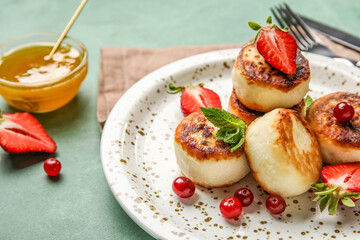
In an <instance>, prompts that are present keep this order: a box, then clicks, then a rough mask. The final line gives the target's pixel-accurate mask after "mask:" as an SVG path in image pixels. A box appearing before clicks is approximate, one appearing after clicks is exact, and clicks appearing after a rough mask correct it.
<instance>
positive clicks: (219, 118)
mask: <svg viewBox="0 0 360 240" xmlns="http://www.w3.org/2000/svg"><path fill="white" fill-rule="evenodd" d="M200 110H201V111H202V112H203V113H204V115H205V117H206V118H207V120H208V121H209V122H211V123H212V124H214V126H215V127H217V128H219V130H218V131H217V133H216V139H217V140H222V141H224V142H225V143H228V144H229V145H230V147H231V149H230V151H231V152H233V151H235V150H236V149H238V148H239V147H241V145H242V144H243V143H244V141H245V129H246V124H245V122H244V121H242V120H241V119H239V118H237V117H235V116H234V115H232V114H231V113H229V112H227V111H225V110H222V109H218V108H204V107H200Z"/></svg>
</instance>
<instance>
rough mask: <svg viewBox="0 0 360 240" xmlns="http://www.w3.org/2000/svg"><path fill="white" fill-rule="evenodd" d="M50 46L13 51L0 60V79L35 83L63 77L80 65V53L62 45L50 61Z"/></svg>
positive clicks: (34, 46)
mask: <svg viewBox="0 0 360 240" xmlns="http://www.w3.org/2000/svg"><path fill="white" fill-rule="evenodd" d="M52 47H53V46H52V45H33V46H28V47H23V48H20V49H18V50H14V51H12V52H10V53H9V54H6V55H5V56H3V57H2V58H1V60H0V78H2V79H4V80H7V81H12V82H21V83H37V82H46V81H51V80H55V79H58V78H61V77H63V76H65V75H66V74H68V73H70V72H71V71H72V70H74V69H75V68H76V67H77V66H79V65H80V62H81V60H82V59H81V56H80V52H79V51H78V50H77V49H76V48H74V47H71V46H70V45H64V44H63V45H62V46H60V47H59V49H58V50H57V51H56V52H55V54H54V55H53V57H52V58H51V59H49V58H48V55H49V53H50V52H51V49H52Z"/></svg>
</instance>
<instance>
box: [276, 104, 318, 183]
mask: <svg viewBox="0 0 360 240" xmlns="http://www.w3.org/2000/svg"><path fill="white" fill-rule="evenodd" d="M279 114H280V118H279V119H278V122H277V123H276V128H277V130H278V132H279V138H278V139H277V140H276V144H277V145H278V146H281V147H282V148H284V151H285V152H287V154H288V156H289V158H288V159H289V160H290V159H291V161H295V163H294V164H293V165H294V166H295V168H296V169H297V170H298V172H300V173H301V174H302V175H309V174H310V175H313V174H319V175H318V177H317V178H319V177H320V169H321V166H322V162H321V161H313V159H321V153H320V147H319V144H318V142H317V140H316V136H315V134H314V133H313V132H312V131H311V128H310V126H309V125H308V123H307V122H306V121H305V120H304V119H303V118H302V117H301V116H300V114H299V112H297V111H295V110H292V109H282V110H281V111H279ZM291 114H293V115H295V117H296V118H297V119H298V120H300V121H301V123H302V125H303V126H304V128H305V130H306V132H307V133H309V134H310V136H311V139H312V141H311V142H312V147H314V145H316V146H315V149H317V151H310V152H306V153H305V152H301V151H300V150H299V148H298V147H297V145H296V141H295V140H294V136H293V124H292V121H293V120H292V119H291ZM300 156H301V157H300ZM299 161H301V162H299ZM303 162H306V163H305V164H304V163H303ZM314 170H315V172H314Z"/></svg>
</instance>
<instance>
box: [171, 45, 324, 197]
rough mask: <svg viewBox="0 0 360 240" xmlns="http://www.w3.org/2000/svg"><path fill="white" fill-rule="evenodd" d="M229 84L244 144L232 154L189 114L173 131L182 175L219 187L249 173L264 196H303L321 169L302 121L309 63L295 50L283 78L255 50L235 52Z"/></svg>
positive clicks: (316, 148) (196, 115)
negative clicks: (243, 126)
mask: <svg viewBox="0 0 360 240" xmlns="http://www.w3.org/2000/svg"><path fill="white" fill-rule="evenodd" d="M232 80H233V92H232V95H231V97H230V101H229V108H228V111H229V112H231V113H232V114H234V115H235V116H237V117H239V118H240V119H242V120H243V121H244V122H246V124H247V125H248V127H247V130H246V134H245V144H244V145H243V146H242V147H240V148H238V149H236V150H235V151H234V152H231V151H230V146H229V144H226V143H224V142H223V141H221V140H217V139H216V133H217V128H216V127H214V125H213V124H212V123H211V122H209V121H208V120H207V119H206V117H205V116H204V115H203V114H202V113H192V114H190V115H189V116H187V117H186V118H184V119H183V120H182V121H181V122H180V124H179V125H178V127H177V128H176V130H175V154H176V157H177V163H178V165H179V167H180V170H181V172H182V173H183V174H184V175H185V176H186V177H188V178H190V179H191V180H192V181H194V182H195V183H196V184H199V185H202V186H205V187H221V186H227V185H230V184H233V183H236V182H237V181H239V180H240V179H241V178H243V177H244V176H245V175H247V173H248V172H249V171H250V170H251V172H252V174H253V175H254V177H255V178H256V180H257V181H258V183H259V184H260V185H261V186H262V187H263V188H264V189H265V190H266V191H268V192H269V193H274V194H279V195H282V196H294V195H298V194H301V193H303V192H305V191H306V190H307V189H308V188H309V187H310V183H311V182H315V181H317V179H318V178H319V175H320V170H321V166H322V160H321V153H320V147H319V145H318V142H317V140H316V137H315V135H314V134H313V132H312V131H311V130H310V127H309V126H308V124H307V123H306V121H305V120H304V119H303V117H304V116H305V104H304V100H303V98H304V96H305V95H306V93H307V92H308V90H309V81H310V68H309V63H308V60H307V59H306V58H305V57H304V56H303V55H302V54H301V52H300V51H298V52H297V57H296V72H295V73H294V74H292V75H287V74H285V73H282V72H281V71H279V70H277V69H275V68H273V67H271V66H270V65H269V64H268V63H267V62H266V61H265V59H264V58H263V57H262V56H261V55H260V54H259V52H258V50H257V48H256V46H253V45H248V46H246V47H244V48H243V49H241V51H240V53H239V56H238V58H237V61H236V63H235V66H234V68H233V71H232ZM288 108H292V109H288ZM250 123H251V124H250Z"/></svg>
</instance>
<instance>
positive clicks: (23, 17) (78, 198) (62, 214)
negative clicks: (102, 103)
mask: <svg viewBox="0 0 360 240" xmlns="http://www.w3.org/2000/svg"><path fill="white" fill-rule="evenodd" d="M280 2H281V1H267V0H257V1H244V0H224V1H216V0H207V1H203V0H194V1H165V0H153V1H147V0H138V1H125V0H112V1H111V0H103V1H100V0H89V1H88V3H87V5H86V6H85V8H84V9H83V12H82V13H81V14H80V16H79V18H78V20H77V21H76V22H75V25H74V26H73V27H72V28H71V30H70V32H69V35H70V36H73V37H75V38H78V39H79V40H81V41H82V42H83V43H84V44H85V45H86V47H87V49H88V51H89V72H88V75H87V77H86V80H85V81H84V83H83V85H82V87H81V89H80V92H79V94H78V95H77V97H76V98H75V99H74V100H72V101H71V102H70V103H69V104H68V105H66V106H65V107H63V108H61V109H59V110H57V111H54V112H50V113H45V114H35V117H36V118H37V119H38V120H39V121H40V122H41V123H42V124H43V126H44V127H45V129H46V130H47V131H48V133H49V134H50V136H52V137H53V139H54V140H55V141H56V143H57V145H58V150H57V151H56V154H55V156H56V157H57V158H58V159H59V160H60V161H61V163H62V166H63V168H62V172H61V177H60V179H59V180H58V181H52V180H50V179H49V178H48V177H47V176H46V174H45V173H44V170H43V160H44V159H46V158H47V157H48V155H46V154H26V155H15V156H14V155H9V154H7V153H5V152H4V151H3V150H1V149H0V191H1V194H0V239H143V240H146V239H153V238H152V237H151V236H150V235H148V234H147V233H146V232H144V231H143V230H142V229H141V228H140V227H139V226H137V224H136V223H135V222H133V221H132V219H130V218H129V217H128V216H127V215H126V213H125V212H124V211H123V210H122V208H121V207H120V205H119V204H118V203H117V201H116V200H115V198H114V196H113V195H112V193H111V191H110V189H109V187H108V185H107V182H106V180H105V177H104V174H103V172H102V167H101V161H100V137H101V133H100V130H99V125H98V123H97V120H96V97H97V79H98V65H99V53H100V48H101V47H102V46H131V47H150V48H162V47H168V46H179V45H206V44H224V43H242V42H245V41H246V40H248V39H249V38H250V37H252V36H254V33H255V32H254V31H252V30H251V29H250V28H249V27H248V26H247V22H248V21H253V22H258V23H260V24H265V20H266V18H267V17H268V16H269V15H270V10H269V9H270V7H271V6H274V5H275V4H276V3H280ZM79 3H80V0H78V1H75V0H57V1H55V0H51V1H50V0H2V1H1V8H0V32H1V34H0V42H3V41H5V40H7V39H10V38H13V37H16V36H19V35H23V34H26V33H33V32H59V33H60V32H62V31H63V29H64V28H65V26H66V24H67V22H68V21H69V19H70V18H71V16H72V14H73V12H74V11H75V9H76V8H77V5H78V4H79ZM288 3H289V4H290V5H291V6H292V7H293V9H296V10H297V12H300V13H302V14H303V15H305V16H307V17H309V18H313V19H315V20H319V21H322V22H327V23H328V24H329V25H331V26H334V27H341V28H342V29H344V30H345V31H347V32H352V33H353V34H354V35H356V36H358V37H360V32H359V31H358V30H359V24H360V1H355V0H354V1H350V0H342V1H338V0H327V1H323V0H304V1H295V0H292V1H288ZM354 30H357V31H354ZM0 109H1V110H2V111H4V112H7V113H12V112H16V111H17V110H16V109H13V108H11V107H9V106H8V105H7V104H6V103H5V102H4V100H3V99H1V100H0Z"/></svg>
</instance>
